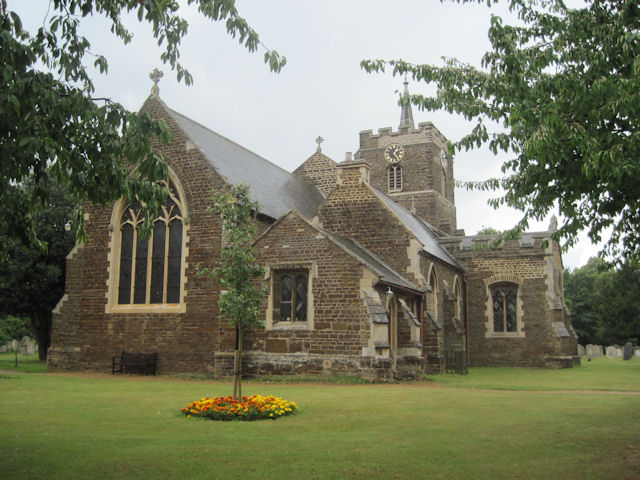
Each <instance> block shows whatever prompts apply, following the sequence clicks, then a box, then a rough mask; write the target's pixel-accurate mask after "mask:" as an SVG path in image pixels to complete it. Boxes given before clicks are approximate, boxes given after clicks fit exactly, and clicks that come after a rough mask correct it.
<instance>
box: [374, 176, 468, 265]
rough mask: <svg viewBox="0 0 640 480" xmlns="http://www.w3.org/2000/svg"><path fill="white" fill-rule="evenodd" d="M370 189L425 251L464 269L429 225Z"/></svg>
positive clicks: (378, 192)
mask: <svg viewBox="0 0 640 480" xmlns="http://www.w3.org/2000/svg"><path fill="white" fill-rule="evenodd" d="M371 190H373V192H374V193H375V194H376V195H377V196H378V198H380V200H382V201H383V202H384V204H385V205H386V206H387V207H388V208H389V210H391V211H392V212H393V213H394V215H395V216H396V217H398V219H399V220H400V221H401V222H402V223H403V224H404V226H405V227H407V229H408V230H409V231H410V232H411V233H413V235H414V236H415V237H416V238H417V239H418V240H419V241H420V243H422V246H423V249H424V251H425V252H427V253H430V254H431V255H433V256H434V257H436V258H439V259H440V260H442V261H443V262H445V263H448V264H449V265H453V266H454V267H456V268H458V269H460V270H464V268H463V267H462V265H460V264H459V263H458V262H457V261H456V259H455V258H453V257H452V256H451V254H450V253H449V252H448V251H447V250H446V249H445V248H444V247H443V246H442V245H440V242H439V241H438V239H437V238H436V235H435V233H434V232H433V230H432V228H431V227H430V225H429V224H428V223H427V222H425V221H424V220H422V219H421V218H419V217H417V216H416V215H414V214H413V213H411V212H410V211H409V210H407V209H406V208H404V207H403V206H402V205H399V204H397V203H396V202H394V201H393V200H392V199H390V198H389V197H387V196H386V195H385V194H384V193H382V192H380V191H379V190H377V189H375V188H373V187H371Z"/></svg>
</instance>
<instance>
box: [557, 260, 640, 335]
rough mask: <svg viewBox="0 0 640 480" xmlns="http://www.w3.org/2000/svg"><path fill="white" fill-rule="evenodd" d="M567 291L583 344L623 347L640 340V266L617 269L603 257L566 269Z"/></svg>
mask: <svg viewBox="0 0 640 480" xmlns="http://www.w3.org/2000/svg"><path fill="white" fill-rule="evenodd" d="M564 288H565V299H566V302H567V306H568V307H569V309H570V310H571V314H572V324H573V328H574V329H575V330H576V333H577V334H578V338H579V341H580V342H581V343H582V344H587V343H593V344H600V345H614V344H618V345H622V344H624V343H625V342H627V341H631V342H633V343H635V344H637V343H638V340H640V304H638V298H640V267H639V266H638V265H637V264H632V263H625V264H623V265H620V266H618V267H617V268H613V267H612V266H611V265H610V264H608V263H606V262H604V261H603V260H602V259H600V258H591V259H589V261H588V262H587V264H586V265H584V266H583V267H580V268H577V269H575V270H573V271H570V270H565V272H564Z"/></svg>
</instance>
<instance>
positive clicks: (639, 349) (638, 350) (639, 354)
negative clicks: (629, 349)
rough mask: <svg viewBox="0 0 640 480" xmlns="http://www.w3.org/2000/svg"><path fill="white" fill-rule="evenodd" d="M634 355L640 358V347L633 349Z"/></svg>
mask: <svg viewBox="0 0 640 480" xmlns="http://www.w3.org/2000/svg"><path fill="white" fill-rule="evenodd" d="M633 356H634V357H636V358H640V347H636V348H634V349H633Z"/></svg>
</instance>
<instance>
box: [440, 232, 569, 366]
mask: <svg viewBox="0 0 640 480" xmlns="http://www.w3.org/2000/svg"><path fill="white" fill-rule="evenodd" d="M491 240H492V238H491V237H489V236H482V235H481V236H475V237H450V238H445V239H442V243H443V245H444V246H445V247H447V248H448V249H449V250H450V251H451V252H452V254H453V255H454V256H455V257H456V259H457V260H458V261H459V262H460V263H462V265H463V266H464V267H465V269H466V271H467V277H468V288H469V292H468V294H469V305H468V308H469V321H470V332H469V343H470V356H471V365H496V366H514V365H520V366H539V367H552V366H558V367H564V366H571V365H572V364H575V363H576V362H578V361H579V357H578V355H577V353H578V352H577V337H576V336H575V333H574V332H573V330H572V329H571V325H570V318H569V316H568V314H567V312H566V309H565V308H564V295H563V291H562V285H561V280H560V283H558V278H560V279H561V276H559V275H558V271H557V270H559V272H560V275H561V272H562V270H561V268H562V262H561V260H560V257H559V255H560V253H559V247H558V246H557V244H556V243H554V242H552V241H550V238H549V234H548V233H546V232H542V233H539V234H523V235H522V236H521V237H520V238H519V239H518V240H511V241H507V242H506V243H504V244H503V245H502V246H500V247H497V248H493V247H491V246H490V242H491ZM545 241H548V245H547V246H546V247H543V242H545ZM505 281H506V282H511V283H516V284H518V285H519V288H518V300H517V304H518V325H517V331H515V332H503V333H495V332H493V323H492V322H493V319H492V305H491V299H490V286H491V285H492V284H494V283H497V282H505Z"/></svg>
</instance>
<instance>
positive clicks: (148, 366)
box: [111, 350, 158, 375]
mask: <svg viewBox="0 0 640 480" xmlns="http://www.w3.org/2000/svg"><path fill="white" fill-rule="evenodd" d="M157 361H158V352H154V353H130V352H125V351H124V350H123V351H122V355H120V356H119V357H113V363H112V366H111V373H112V374H115V373H137V374H139V375H155V374H156V364H157Z"/></svg>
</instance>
